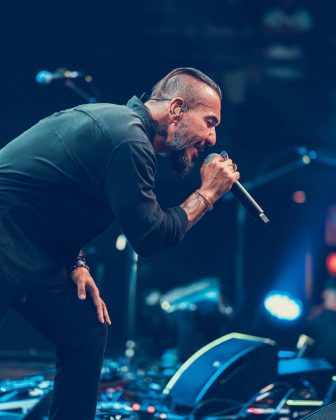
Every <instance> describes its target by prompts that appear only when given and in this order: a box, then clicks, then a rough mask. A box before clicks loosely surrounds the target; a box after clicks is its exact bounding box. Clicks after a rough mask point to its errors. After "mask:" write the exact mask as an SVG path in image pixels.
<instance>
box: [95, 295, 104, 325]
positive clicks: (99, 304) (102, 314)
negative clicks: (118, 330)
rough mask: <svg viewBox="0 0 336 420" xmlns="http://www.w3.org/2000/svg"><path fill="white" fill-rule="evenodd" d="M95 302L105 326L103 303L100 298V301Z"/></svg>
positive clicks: (100, 319)
mask: <svg viewBox="0 0 336 420" xmlns="http://www.w3.org/2000/svg"><path fill="white" fill-rule="evenodd" d="M93 302H94V304H95V306H96V308H97V315H98V319H99V321H100V322H101V323H102V324H104V309H103V301H102V300H101V299H100V298H98V299H94V300H93Z"/></svg>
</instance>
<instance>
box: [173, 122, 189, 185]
mask: <svg viewBox="0 0 336 420" xmlns="http://www.w3.org/2000/svg"><path fill="white" fill-rule="evenodd" d="M188 127H189V125H188V123H187V122H186V121H183V122H182V123H181V126H180V127H179V129H178V130H176V132H175V134H174V137H173V139H172V141H171V142H170V143H169V148H170V152H169V161H170V165H171V167H172V168H173V170H174V172H176V173H177V174H179V175H180V176H182V177H184V176H186V175H187V174H189V172H190V171H191V169H192V168H193V166H194V163H193V161H192V159H191V157H190V155H189V153H188V151H187V147H189V146H190V145H191V144H192V143H193V140H194V139H193V137H190V135H189V137H188Z"/></svg>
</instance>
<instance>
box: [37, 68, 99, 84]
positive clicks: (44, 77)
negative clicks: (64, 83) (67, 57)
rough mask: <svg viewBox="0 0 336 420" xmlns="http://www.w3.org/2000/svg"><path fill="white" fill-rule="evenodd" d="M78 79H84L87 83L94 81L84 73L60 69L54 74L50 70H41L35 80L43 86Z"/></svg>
mask: <svg viewBox="0 0 336 420" xmlns="http://www.w3.org/2000/svg"><path fill="white" fill-rule="evenodd" d="M78 78H84V79H85V81H86V82H91V81H92V76H90V75H88V74H86V73H84V72H82V71H77V70H68V69H64V68H59V69H57V70H56V71H54V72H50V71H48V70H41V71H39V72H38V73H37V75H36V77H35V80H36V82H37V83H39V84H41V85H48V84H49V83H51V82H52V81H53V80H59V79H78Z"/></svg>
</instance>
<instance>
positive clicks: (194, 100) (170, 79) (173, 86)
mask: <svg viewBox="0 0 336 420" xmlns="http://www.w3.org/2000/svg"><path fill="white" fill-rule="evenodd" d="M184 76H190V77H192V78H194V79H196V80H198V81H200V82H202V83H205V84H206V85H208V86H210V87H211V88H212V89H213V90H214V91H215V92H217V94H218V96H219V97H220V99H222V92H221V89H220V87H219V86H218V85H217V83H215V82H214V81H213V80H212V79H210V77H208V76H207V75H206V74H204V73H202V72H201V71H200V70H197V69H194V68H192V67H179V68H177V69H174V70H172V71H171V72H170V73H168V74H167V75H166V76H165V77H164V78H163V79H161V80H160V81H159V82H158V83H156V85H155V86H154V87H153V88H152V92H151V95H150V98H149V100H154V101H155V100H156V101H162V100H169V99H172V98H173V97H174V96H181V97H182V98H183V99H185V101H186V102H187V104H188V107H189V108H193V107H194V106H196V105H197V104H198V102H199V96H200V90H199V85H197V84H195V83H193V82H192V80H191V79H190V77H184Z"/></svg>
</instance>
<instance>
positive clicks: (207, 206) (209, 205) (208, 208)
mask: <svg viewBox="0 0 336 420" xmlns="http://www.w3.org/2000/svg"><path fill="white" fill-rule="evenodd" d="M194 194H195V195H197V196H199V197H202V199H203V201H204V204H205V205H206V208H207V210H212V209H213V206H212V205H211V204H210V203H209V201H208V199H207V198H206V197H205V196H204V195H203V194H201V193H200V192H199V191H198V190H196V191H195V192H194Z"/></svg>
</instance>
